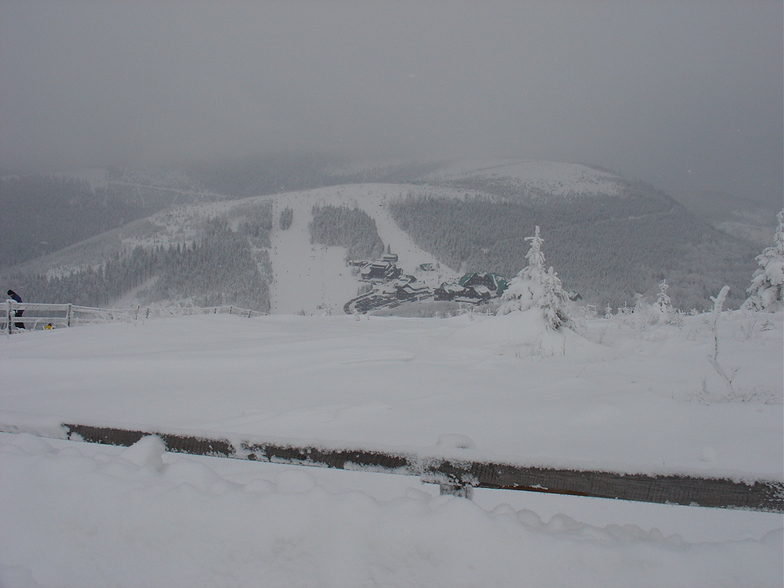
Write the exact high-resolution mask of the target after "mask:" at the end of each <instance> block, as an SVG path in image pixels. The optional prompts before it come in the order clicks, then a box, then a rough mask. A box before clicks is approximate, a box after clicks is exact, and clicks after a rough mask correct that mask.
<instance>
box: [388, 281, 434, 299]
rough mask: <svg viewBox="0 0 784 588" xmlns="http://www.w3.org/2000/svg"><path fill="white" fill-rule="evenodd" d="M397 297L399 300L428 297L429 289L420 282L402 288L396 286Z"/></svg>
mask: <svg viewBox="0 0 784 588" xmlns="http://www.w3.org/2000/svg"><path fill="white" fill-rule="evenodd" d="M396 293H397V297H398V299H400V300H410V299H416V298H424V297H427V296H430V288H428V287H427V286H425V285H424V284H422V283H421V282H408V283H407V284H404V285H402V286H396Z"/></svg>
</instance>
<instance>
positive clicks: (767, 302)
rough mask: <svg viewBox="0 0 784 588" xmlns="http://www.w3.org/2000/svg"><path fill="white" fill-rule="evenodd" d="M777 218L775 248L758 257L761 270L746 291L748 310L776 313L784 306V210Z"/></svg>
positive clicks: (756, 273)
mask: <svg viewBox="0 0 784 588" xmlns="http://www.w3.org/2000/svg"><path fill="white" fill-rule="evenodd" d="M777 218H778V219H779V226H778V229H776V236H775V238H774V243H773V246H772V247H768V248H767V249H765V250H764V251H763V252H762V253H761V254H759V255H758V256H757V263H758V264H759V268H758V269H757V271H755V272H754V275H753V276H752V278H751V286H749V288H748V289H747V290H746V292H748V294H749V297H748V299H747V300H746V302H745V303H744V305H743V307H744V308H746V309H750V310H770V311H775V310H778V309H780V308H781V307H782V306H784V210H782V211H781V212H779V213H778V215H777Z"/></svg>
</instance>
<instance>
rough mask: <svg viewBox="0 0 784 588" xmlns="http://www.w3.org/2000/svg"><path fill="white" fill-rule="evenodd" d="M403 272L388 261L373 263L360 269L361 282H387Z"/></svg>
mask: <svg viewBox="0 0 784 588" xmlns="http://www.w3.org/2000/svg"><path fill="white" fill-rule="evenodd" d="M402 273H403V270H401V269H400V268H398V267H397V266H396V265H395V264H394V263H391V262H388V261H374V262H373V263H370V264H368V265H366V266H365V267H363V268H362V270H361V271H360V274H361V276H362V279H363V280H366V281H375V280H378V281H387V280H394V279H395V278H397V277H398V276H399V275H400V274H402Z"/></svg>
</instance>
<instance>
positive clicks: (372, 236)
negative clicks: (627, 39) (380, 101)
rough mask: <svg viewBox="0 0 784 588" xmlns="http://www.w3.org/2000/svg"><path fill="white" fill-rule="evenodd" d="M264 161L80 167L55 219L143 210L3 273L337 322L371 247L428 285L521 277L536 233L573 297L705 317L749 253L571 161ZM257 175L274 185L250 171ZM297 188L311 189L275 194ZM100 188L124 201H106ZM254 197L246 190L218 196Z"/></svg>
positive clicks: (73, 295) (120, 299) (738, 284)
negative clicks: (663, 299)
mask: <svg viewBox="0 0 784 588" xmlns="http://www.w3.org/2000/svg"><path fill="white" fill-rule="evenodd" d="M278 164H279V167H277V168H276V167H275V166H274V165H273V164H270V163H267V164H265V165H261V164H259V165H257V166H255V167H254V166H253V165H251V164H250V163H247V164H244V165H234V166H230V167H228V168H225V169H224V168H219V167H216V168H209V169H211V173H208V169H202V168H198V169H197V170H196V171H194V170H193V169H190V170H189V169H187V168H181V169H179V170H176V171H175V170H168V171H167V173H159V174H158V175H144V173H142V172H136V173H132V172H131V171H128V170H126V171H123V172H122V173H120V172H116V171H115V172H113V175H111V174H110V175H106V174H104V175H102V174H100V173H99V172H96V171H92V172H90V174H89V177H87V176H85V175H84V174H82V175H81V176H80V177H79V181H80V182H81V184H73V181H75V180H72V181H71V183H67V184H66V185H67V186H69V188H70V189H71V191H74V190H77V191H78V190H79V189H82V190H83V191H86V192H85V194H88V195H91V196H89V197H88V196H84V197H83V198H82V200H80V199H79V198H76V197H74V198H72V201H73V202H75V203H76V204H74V205H67V204H64V205H63V206H65V210H69V211H70V208H68V207H69V206H77V205H78V206H77V209H76V213H77V214H75V215H72V216H74V218H76V219H78V218H80V217H84V218H85V219H86V220H88V221H89V220H90V218H92V216H95V214H96V211H95V210H93V209H94V208H96V207H97V208H98V209H99V212H100V210H104V213H103V214H104V216H105V217H106V218H114V219H115V220H114V221H111V222H115V223H116V222H117V219H118V218H120V216H121V215H118V214H114V213H111V214H110V212H111V211H114V210H117V208H116V207H117V206H125V207H126V209H128V205H129V203H132V204H134V203H135V205H136V208H135V209H134V210H133V211H130V209H128V210H126V212H128V214H130V215H131V216H144V218H139V219H138V220H135V221H133V222H130V223H127V224H124V225H122V226H117V227H115V228H112V229H110V230H109V231H105V232H102V233H100V234H97V235H94V236H92V237H89V238H87V239H86V240H82V241H78V242H76V243H74V244H71V245H69V246H67V247H64V248H61V249H59V250H58V251H56V252H54V253H51V254H48V255H43V256H39V257H36V258H34V259H32V260H29V261H27V262H25V263H22V264H17V265H16V266H14V267H12V268H7V269H6V270H5V271H4V272H3V275H2V276H0V277H2V279H3V281H4V282H6V283H8V284H9V287H12V288H14V289H15V290H17V291H20V292H24V293H26V294H27V296H26V299H28V300H42V301H43V300H46V301H55V300H56V301H62V302H66V301H68V302H76V303H82V304H88V305H100V306H105V305H129V304H140V303H141V304H149V303H162V304H166V303H174V302H176V303H195V304H200V305H213V304H235V305H237V306H243V307H249V308H254V309H257V310H263V311H270V312H273V313H303V314H322V313H333V312H342V309H343V306H344V304H346V302H348V301H349V300H350V299H352V298H354V297H356V296H357V295H359V294H360V293H362V292H364V291H366V290H367V289H368V287H369V286H367V284H364V283H363V282H361V281H360V275H359V269H358V268H357V267H355V266H350V265H348V264H347V260H348V259H349V258H357V257H359V258H361V257H363V255H366V256H369V257H370V259H367V261H372V257H374V256H376V257H377V254H378V252H379V251H378V246H381V247H383V248H384V250H385V251H387V252H389V253H391V254H394V255H396V256H397V261H396V265H397V267H398V268H399V270H400V272H402V273H403V274H404V275H409V276H414V277H416V278H417V281H418V282H419V283H420V285H425V286H427V287H428V288H430V289H434V288H435V287H437V286H438V285H440V284H441V283H443V282H448V281H454V280H456V279H457V278H458V277H459V276H460V275H462V274H464V273H466V272H494V273H497V274H500V275H505V276H508V277H511V276H513V275H514V274H515V273H516V272H517V271H518V270H519V269H521V268H522V267H523V264H524V259H523V255H524V253H525V248H526V247H525V238H526V237H528V236H530V235H531V234H533V230H534V226H537V225H538V226H541V228H542V234H543V237H544V239H545V244H544V252H545V255H546V256H547V261H548V264H551V265H553V266H554V268H555V270H556V271H557V272H558V273H559V276H560V277H561V279H562V281H563V282H564V285H565V287H566V288H567V289H569V290H571V291H573V292H575V293H578V294H580V296H581V297H582V298H583V299H584V300H586V301H590V302H592V303H594V304H597V305H606V304H611V305H612V306H621V305H623V304H631V303H633V300H634V295H635V293H642V294H652V293H653V292H655V291H656V287H657V285H658V283H659V282H660V281H661V280H662V279H665V278H666V279H668V283H669V284H670V286H671V290H670V293H671V295H673V299H674V302H675V304H676V305H678V306H680V307H681V308H684V309H689V308H692V307H697V308H705V307H707V306H708V305H709V304H710V303H709V297H710V296H711V295H714V294H716V292H718V290H719V289H720V288H721V286H723V285H724V284H729V285H730V286H731V287H732V292H733V294H734V296H735V297H734V299H733V298H730V305H735V306H737V304H739V302H740V301H741V300H742V299H743V290H745V287H746V286H747V285H748V279H749V277H750V275H751V272H752V271H753V269H754V264H753V258H754V256H755V255H756V254H757V253H758V251H757V250H756V249H755V248H754V247H753V246H750V245H749V244H748V243H745V242H743V241H740V240H737V239H733V238H731V237H729V236H727V235H726V234H723V233H720V232H719V231H716V230H714V229H712V228H711V227H710V226H708V225H707V224H706V223H704V222H702V221H700V220H699V219H697V217H696V216H695V215H693V214H692V213H690V212H689V211H688V210H686V209H684V208H683V207H681V206H680V205H679V204H678V203H677V202H675V201H674V200H672V199H671V198H670V197H669V196H667V195H666V194H664V193H662V192H659V191H656V190H655V189H653V188H651V187H650V186H646V185H644V184H641V183H639V182H634V181H630V180H628V179H625V178H622V177H620V176H618V175H616V174H613V173H611V172H609V171H606V170H602V169H597V168H593V167H589V166H586V165H581V164H573V163H558V162H541V161H540V162H531V161H506V160H499V161H460V162H429V163H410V162H404V163H389V162H386V163H381V164H369V165H352V166H343V167H340V166H336V165H334V164H327V163H325V162H324V161H320V160H318V161H317V160H313V159H308V160H306V161H305V162H304V163H300V164H296V163H289V164H286V165H283V163H281V162H278ZM287 165H288V167H287ZM265 166H266V167H265ZM271 169H274V170H277V171H276V173H275V174H273V176H274V177H273V179H274V181H273V180H271V179H270V178H269V177H268V175H264V173H262V172H264V171H265V170H267V171H269V170H271ZM229 172H231V173H229ZM269 173H272V172H269ZM110 178H113V179H110ZM265 178H266V179H265ZM5 184H7V181H5ZM314 184H317V185H320V187H311V186H312V185H314ZM295 185H301V186H305V187H307V188H308V189H302V190H293V191H292V190H288V189H285V188H286V187H287V186H289V187H290V186H295ZM110 186H114V189H115V190H119V188H120V187H122V188H123V190H125V191H122V194H121V195H118V194H120V193H119V192H116V191H115V192H112V194H109V192H107V191H106V189H107V187H110ZM276 186H277V187H278V189H277V190H276ZM5 188H6V189H7V188H8V186H7V185H5ZM102 190H104V191H102ZM254 190H258V191H259V192H258V194H259V195H254V196H250V197H247V198H240V199H236V198H233V197H232V196H236V195H237V194H245V193H248V192H249V191H251V193H252V192H253V191H254ZM265 192H266V193H265ZM98 196H100V197H101V198H102V201H101V203H99V202H97V200H96V198H97V197H98ZM142 204H143V205H142ZM101 207H103V208H101ZM107 211H108V212H107ZM330 211H332V212H330ZM339 211H344V212H345V214H343V216H341V214H342V213H339ZM71 212H73V211H71ZM131 212H133V214H131ZM144 212H154V214H152V215H151V216H147V215H144V214H143V213H144ZM349 213H350V214H351V215H354V216H346V214H349ZM314 214H315V215H319V218H318V219H317V220H318V222H316V223H314V218H315V217H314ZM91 215H92V216H91ZM357 215H359V216H357ZM48 217H49V216H47V218H48ZM284 217H285V220H284ZM61 218H63V219H66V220H68V219H69V218H70V217H68V215H61ZM339 218H342V219H343V220H340V221H339V220H338V219H339ZM330 219H332V220H330ZM52 222H54V221H52ZM70 222H72V223H73V222H74V221H73V219H71V220H70ZM111 222H110V224H111ZM324 223H326V224H327V225H329V223H338V224H340V223H343V225H342V226H337V225H336V226H334V227H329V226H324ZM86 224H89V222H88V223H82V225H86ZM314 225H318V227H320V228H318V230H317V229H315V228H314ZM360 225H361V226H360ZM83 228H84V230H89V227H83ZM314 231H316V232H318V234H316V233H314ZM60 233H67V231H66V230H61V231H60ZM360 233H361V234H360ZM80 234H83V233H80ZM368 240H375V242H376V243H378V244H379V245H378V246H376V251H375V252H371V251H370V250H368V251H367V252H365V253H364V254H363V253H361V252H362V251H363V250H362V248H361V247H360V248H359V249H357V247H358V246H359V243H360V242H365V243H367V242H369V241H368ZM4 246H5V245H4ZM358 252H360V253H358ZM422 267H427V268H429V270H431V271H425V270H422V269H421V268H422ZM433 270H434V271H433ZM731 296H732V295H731Z"/></svg>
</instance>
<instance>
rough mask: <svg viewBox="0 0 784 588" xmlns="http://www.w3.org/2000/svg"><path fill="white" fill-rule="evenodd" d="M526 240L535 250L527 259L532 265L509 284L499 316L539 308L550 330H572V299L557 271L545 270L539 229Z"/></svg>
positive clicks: (532, 249)
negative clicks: (569, 308)
mask: <svg viewBox="0 0 784 588" xmlns="http://www.w3.org/2000/svg"><path fill="white" fill-rule="evenodd" d="M525 240H526V241H530V242H531V247H530V249H529V250H528V253H526V255H525V258H526V259H527V260H528V265H526V266H525V267H524V268H523V269H522V270H520V272H519V273H518V274H517V276H516V277H514V278H512V280H511V281H510V282H509V286H508V287H507V288H506V290H505V291H504V293H503V295H502V296H501V299H502V300H503V301H504V303H503V304H502V305H501V307H500V308H499V309H498V314H499V315H503V314H509V313H511V312H515V311H521V312H524V311H526V310H530V309H531V308H538V309H540V310H541V312H542V316H543V317H544V319H545V324H546V325H547V327H548V328H549V329H551V330H556V329H558V328H559V327H561V326H566V327H571V326H572V324H573V323H572V318H571V316H570V315H569V311H568V310H567V303H568V301H569V296H568V294H567V293H566V291H565V290H564V289H563V286H562V285H561V280H559V279H558V275H557V274H556V273H555V272H554V271H553V268H552V267H550V268H549V269H547V270H545V269H544V268H545V265H544V253H542V243H543V241H544V240H543V239H542V237H541V236H540V234H539V227H538V226H537V227H536V230H535V232H534V236H533V237H526V239H525Z"/></svg>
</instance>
